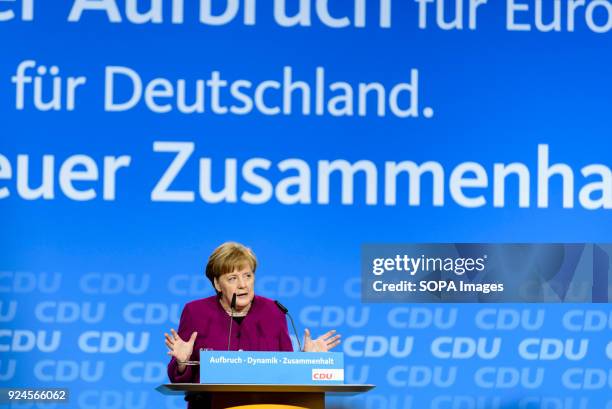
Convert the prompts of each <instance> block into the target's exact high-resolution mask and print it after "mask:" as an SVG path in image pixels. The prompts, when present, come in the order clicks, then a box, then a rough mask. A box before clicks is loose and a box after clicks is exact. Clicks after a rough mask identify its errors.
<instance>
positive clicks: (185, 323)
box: [168, 295, 293, 383]
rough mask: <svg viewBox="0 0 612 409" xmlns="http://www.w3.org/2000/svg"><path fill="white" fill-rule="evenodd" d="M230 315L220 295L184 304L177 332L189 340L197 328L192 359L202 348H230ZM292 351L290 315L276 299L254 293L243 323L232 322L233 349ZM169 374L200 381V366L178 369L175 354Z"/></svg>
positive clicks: (172, 377)
mask: <svg viewBox="0 0 612 409" xmlns="http://www.w3.org/2000/svg"><path fill="white" fill-rule="evenodd" d="M230 319H231V318H230V316H229V315H227V313H226V312H225V311H224V310H223V307H221V304H220V303H219V301H218V298H217V296H212V297H208V298H203V299H201V300H196V301H191V302H189V303H187V304H186V305H185V308H184V309H183V313H182V314H181V321H180V323H179V328H178V334H179V336H180V337H181V338H182V339H183V340H185V341H186V340H188V339H189V337H191V334H192V333H193V332H194V331H197V332H198V336H197V338H196V340H195V344H194V346H193V353H192V354H191V358H190V360H191V361H199V360H200V348H212V349H213V350H215V351H227V338H228V334H229V323H230ZM240 349H241V350H243V351H293V346H292V345H291V339H290V338H289V332H288V330H287V319H286V318H285V314H283V313H282V312H281V310H279V309H278V307H277V306H276V304H274V301H272V300H270V299H268V298H264V297H260V296H257V295H256V296H255V298H254V299H253V303H252V304H251V309H250V310H249V313H248V314H247V315H246V317H244V319H243V320H242V323H240V324H238V323H237V322H236V321H234V322H233V323H232V336H231V341H230V350H232V351H238V350H240ZM168 377H169V378H170V381H171V382H181V383H184V382H195V383H198V382H200V371H199V367H198V366H188V367H187V369H185V372H183V373H182V374H179V373H178V363H177V361H176V359H175V358H174V357H172V359H171V360H170V363H169V364H168Z"/></svg>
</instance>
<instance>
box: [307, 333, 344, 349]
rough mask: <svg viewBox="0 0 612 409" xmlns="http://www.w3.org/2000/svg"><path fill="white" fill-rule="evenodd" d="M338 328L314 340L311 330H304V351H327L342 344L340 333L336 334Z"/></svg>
mask: <svg viewBox="0 0 612 409" xmlns="http://www.w3.org/2000/svg"><path fill="white" fill-rule="evenodd" d="M335 333H336V330H335V329H333V330H331V331H329V332H326V333H325V334H323V335H321V336H320V337H319V338H317V339H315V340H313V339H312V338H311V337H310V330H309V329H308V328H306V329H305V330H304V352H327V351H329V350H330V349H332V348H333V347H335V346H337V345H339V344H340V335H334V334H335Z"/></svg>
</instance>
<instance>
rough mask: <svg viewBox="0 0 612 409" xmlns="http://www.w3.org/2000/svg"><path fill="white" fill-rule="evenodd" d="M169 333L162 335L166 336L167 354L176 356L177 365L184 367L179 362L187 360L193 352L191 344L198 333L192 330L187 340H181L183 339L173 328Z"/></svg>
mask: <svg viewBox="0 0 612 409" xmlns="http://www.w3.org/2000/svg"><path fill="white" fill-rule="evenodd" d="M170 333H171V335H168V334H166V333H164V335H165V336H166V346H167V347H168V349H170V350H169V351H168V355H170V356H173V357H174V358H176V360H177V361H178V363H179V366H183V367H184V364H183V365H181V363H184V362H186V361H189V358H190V357H191V354H192V353H193V344H194V343H195V340H196V337H197V336H198V333H197V332H194V333H193V334H191V338H189V340H188V341H183V339H182V338H181V337H179V335H178V334H177V333H176V331H175V330H174V328H172V329H171V330H170Z"/></svg>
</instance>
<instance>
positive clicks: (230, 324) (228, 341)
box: [227, 293, 236, 351]
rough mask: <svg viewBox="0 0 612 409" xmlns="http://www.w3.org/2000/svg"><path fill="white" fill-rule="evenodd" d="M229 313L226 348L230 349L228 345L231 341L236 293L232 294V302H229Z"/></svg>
mask: <svg viewBox="0 0 612 409" xmlns="http://www.w3.org/2000/svg"><path fill="white" fill-rule="evenodd" d="M230 309H231V315H230V323H229V332H228V334H227V350H228V351H229V350H230V346H231V343H232V323H233V322H234V310H235V309H236V293H234V295H232V303H231V304H230Z"/></svg>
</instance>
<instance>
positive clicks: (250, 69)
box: [0, 0, 612, 409]
mask: <svg viewBox="0 0 612 409" xmlns="http://www.w3.org/2000/svg"><path fill="white" fill-rule="evenodd" d="M611 31H612V2H610V0H583V1H571V0H559V1H543V0H542V1H538V0H489V1H487V0H478V1H477V0H470V1H468V0H456V1H454V0H453V1H450V0H447V1H443V0H435V1H434V0H354V1H348V0H347V1H344V0H343V1H340V0H328V1H325V0H316V1H315V0H301V1H298V0H275V1H272V0H269V1H255V0H219V1H212V0H201V1H183V0H173V1H170V0H167V1H165V0H142V1H141V0H99V1H97V0H70V1H61V2H57V1H55V2H50V1H43V0H15V1H2V2H0V38H1V39H2V40H1V44H2V45H1V47H0V55H1V64H0V123H1V125H0V126H1V134H0V211H1V215H2V216H1V229H0V249H1V250H0V293H1V299H0V323H1V327H0V351H1V356H0V386H2V387H8V386H11V387H17V386H19V387H66V388H69V389H70V392H71V395H70V403H69V404H68V406H69V407H75V408H82V409H94V408H99V409H119V408H130V409H144V408H153V407H157V408H167V409H174V408H183V407H184V402H183V401H182V400H181V399H179V398H176V397H165V396H162V395H160V394H159V393H158V392H156V391H155V390H154V388H155V387H156V386H157V385H159V384H162V383H165V382H167V377H166V370H165V366H166V363H167V355H166V348H165V346H164V342H163V333H164V332H165V331H168V330H169V329H170V328H171V327H174V328H176V326H177V322H178V318H179V316H180V313H181V311H182V308H183V305H184V304H185V303H186V302H188V301H190V300H193V299H197V298H202V297H206V296H209V295H211V294H212V289H211V287H210V285H209V283H208V282H207V281H206V280H205V278H204V275H203V270H204V265H205V263H206V260H207V257H208V255H209V254H210V252H211V251H212V250H213V249H214V248H215V247H216V246H217V245H219V244H220V243H222V242H224V241H228V240H232V241H239V242H243V243H245V244H246V245H248V246H250V247H252V248H253V249H254V251H255V252H256V254H257V256H258V258H259V261H260V266H259V268H258V270H257V273H256V277H257V279H256V290H257V293H258V294H261V295H263V296H267V297H271V298H275V299H279V300H280V301H281V302H283V304H285V305H286V306H287V307H288V308H290V310H291V311H292V312H293V314H294V315H295V317H296V321H297V324H298V327H299V331H300V333H302V331H303V329H304V328H306V327H307V328H310V329H311V331H312V332H313V333H315V335H318V334H321V333H323V332H325V331H327V330H329V329H332V328H336V329H337V330H338V331H339V332H340V333H341V334H342V335H343V343H342V344H341V346H340V347H339V348H338V350H341V351H343V352H344V353H345V364H346V371H347V375H346V381H347V382H351V383H374V384H376V385H377V388H376V389H375V390H374V391H372V392H370V393H367V394H364V395H360V396H356V397H353V398H345V399H339V398H334V399H331V400H330V401H329V402H330V404H331V405H334V407H344V408H369V409H413V408H414V409H418V408H432V409H484V408H523V409H533V408H546V409H610V408H612V372H610V363H611V359H612V344H610V336H609V334H610V333H611V332H610V330H611V329H612V309H611V308H610V307H609V304H607V303H600V304H597V305H595V304H567V303H563V304H562V303H557V304H408V303H403V304H402V303H393V304H378V303H376V304H368V303H362V300H361V283H360V274H361V273H360V268H361V267H360V251H361V250H360V249H361V246H362V245H363V244H367V243H370V244H374V243H609V242H610V241H612V233H611V232H612V217H610V216H611V214H610V209H611V208H612V174H611V172H610V158H611V156H610V153H611V151H612V142H611V141H610V135H611V134H610V132H611V131H612V115H611V112H612V94H611V93H612V75H611V71H610V67H611V66H612V65H611V64H612V60H611V55H610V50H612V41H611V39H612V37H611V36H612V33H611ZM605 285H607V281H606V283H605ZM604 293H608V294H609V291H608V292H606V290H605V286H604ZM608 298H609V297H608ZM567 300H568V299H561V300H559V301H567ZM39 406H40V405H33V406H31V405H21V406H19V405H13V407H39ZM41 407H42V406H41ZM56 407H58V408H59V407H65V406H62V405H60V404H57V405H56Z"/></svg>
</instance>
